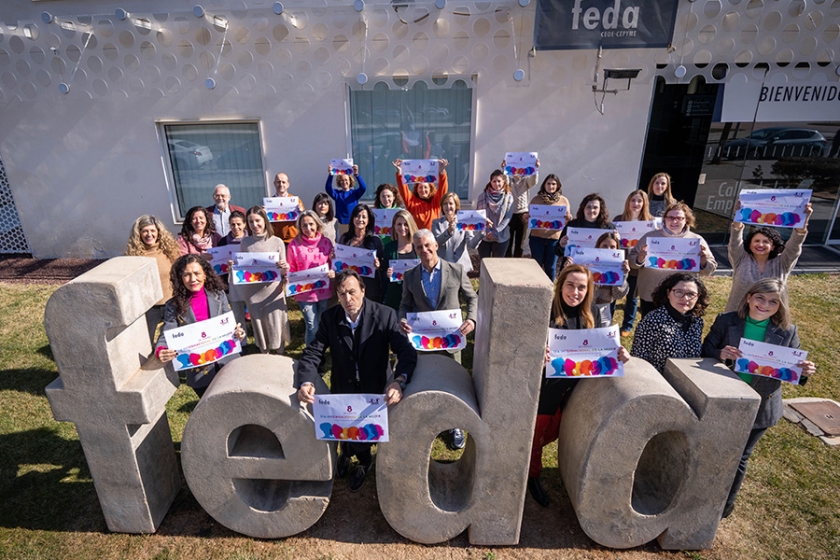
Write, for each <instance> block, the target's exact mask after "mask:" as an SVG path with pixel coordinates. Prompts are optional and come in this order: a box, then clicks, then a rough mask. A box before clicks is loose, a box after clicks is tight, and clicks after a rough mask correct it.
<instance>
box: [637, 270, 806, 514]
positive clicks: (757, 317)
mask: <svg viewBox="0 0 840 560" xmlns="http://www.w3.org/2000/svg"><path fill="white" fill-rule="evenodd" d="M783 290H784V284H783V283H782V281H781V280H779V279H778V278H764V279H762V280H759V281H758V282H756V283H755V284H753V285H751V286H749V287H748V288H747V291H746V293H745V294H744V296H743V297H742V298H741V301H740V302H739V305H738V309H737V311H730V312H726V313H723V314H721V315H718V316H717V318H716V319H715V322H714V324H713V325H712V328H711V330H710V331H709V334H708V335H706V340H704V341H703V350H702V352H703V356H704V357H708V358H716V359H719V360H721V361H722V362H725V363H726V364H727V365H728V366H729V367H733V366H734V364H735V361H736V360H737V359H738V358H740V357H741V351H740V350H739V349H738V347H739V346H740V343H741V340H742V339H746V340H756V341H760V342H766V343H768V344H774V345H776V346H784V347H788V348H799V336H798V333H797V329H796V327H795V326H794V325H792V324H791V322H790V313H789V312H788V307H787V303H786V301H785V299H784V297H783V296H782V294H783ZM639 326H641V325H639ZM797 366H798V367H800V368H802V376H803V377H802V378H801V379H800V381H799V384H800V385H802V384H804V380H805V379H806V377H805V376H808V375H813V374H814V372H815V371H816V366H815V365H814V363H813V362H810V361H807V360H804V361H801V362H799V363H798V364H797ZM738 376H739V377H740V378H741V379H743V380H744V382H746V383H749V384H750V387H752V388H753V389H754V390H755V391H756V392H757V393H758V394H759V395H761V405H760V406H759V408H758V414H757V415H756V418H755V422H754V423H753V427H752V431H751V432H750V437H749V439H747V445H746V447H744V452H743V454H742V455H741V462H740V463H739V464H738V471H737V473H736V474H735V481H734V482H733V483H732V489H731V490H730V491H729V497H728V498H727V499H726V507H724V509H723V517H727V516H729V514H731V513H732V510H733V509H735V498H736V496H737V495H738V490H740V488H741V483H742V482H743V480H744V473H746V470H747V461H748V460H749V458H750V455H751V454H752V451H753V448H755V444H756V443H757V442H758V440H759V438H761V436H762V435H763V434H764V432H766V431H767V428H769V427H771V426H774V425H775V424H776V422H778V421H779V418H781V417H782V383H781V382H780V381H779V380H778V379H774V378H772V377H764V376H760V375H750V374H746V373H739V374H738Z"/></svg>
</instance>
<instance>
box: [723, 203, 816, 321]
mask: <svg viewBox="0 0 840 560" xmlns="http://www.w3.org/2000/svg"><path fill="white" fill-rule="evenodd" d="M739 208H740V202H739V203H738V204H737V205H736V207H735V212H738V209H739ZM813 211H814V210H813V209H812V208H811V203H810V202H809V203H808V204H807V205H806V206H805V221H804V222H803V223H802V227H798V228H795V229H794V230H793V233H791V235H790V239H788V241H787V243H785V242H784V241H783V240H782V237H781V236H780V235H779V233H778V232H777V231H776V230H775V229H773V228H769V227H762V228H758V229H753V230H752V231H751V232H749V233H748V234H747V238H746V240H745V239H744V237H743V235H744V224H742V223H740V222H735V221H733V222H732V225H731V226H730V232H729V262H730V263H732V290H731V291H730V292H729V299H727V300H726V308H725V309H724V313H728V312H730V311H735V310H736V309H738V304H739V303H740V302H741V299H742V298H743V297H744V294H745V293H747V289H748V288H749V287H750V286H752V285H753V284H754V283H755V282H758V281H759V280H761V279H762V278H778V279H779V280H781V281H782V287H783V290H782V297H783V298H784V300H785V302H787V289H784V286H785V284H786V282H787V278H788V276H790V273H791V271H792V270H793V267H794V266H796V261H798V260H799V255H801V254H802V244H803V243H805V237H806V236H807V235H808V219H809V218H810V217H811V213H812V212H813Z"/></svg>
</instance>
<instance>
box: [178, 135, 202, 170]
mask: <svg viewBox="0 0 840 560" xmlns="http://www.w3.org/2000/svg"><path fill="white" fill-rule="evenodd" d="M169 156H170V157H171V158H172V165H173V167H176V168H178V169H196V168H198V167H201V166H202V165H205V164H207V163H209V162H210V161H212V159H213V152H211V151H210V148H208V147H207V146H202V145H201V144H196V143H195V142H190V141H189V140H174V139H172V140H169Z"/></svg>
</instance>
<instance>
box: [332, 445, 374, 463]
mask: <svg viewBox="0 0 840 560" xmlns="http://www.w3.org/2000/svg"><path fill="white" fill-rule="evenodd" d="M340 445H341V454H342V455H344V456H345V457H353V456H354V455H355V456H356V459H358V460H359V464H360V465H362V466H364V467H370V463H371V461H373V454H372V453H371V448H372V447H373V444H372V443H362V442H358V441H342V442H341V443H340Z"/></svg>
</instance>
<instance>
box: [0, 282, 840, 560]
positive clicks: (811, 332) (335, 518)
mask: <svg viewBox="0 0 840 560" xmlns="http://www.w3.org/2000/svg"><path fill="white" fill-rule="evenodd" d="M837 280H838V279H837V277H832V276H827V275H809V276H795V277H792V278H791V279H790V282H789V290H790V296H791V303H792V311H793V316H794V322H795V324H797V325H798V326H799V329H800V337H801V339H802V344H803V347H804V348H805V349H806V350H808V351H809V352H810V358H811V359H813V361H814V362H816V364H817V368H818V369H817V375H816V376H815V377H814V378H813V379H812V380H811V381H810V382H809V383H808V384H807V385H806V386H805V387H793V386H788V385H786V386H785V396H786V397H792V396H820V397H828V398H832V399H834V400H837V401H840V378H838V370H840V367H838V363H840V321H838V320H837V318H836V316H835V315H834V310H836V309H838V308H840V289H838V287H837ZM729 283H730V280H729V279H728V278H712V279H709V280H708V284H709V287H710V290H711V292H712V294H713V302H712V305H711V306H710V310H711V313H710V315H709V316H707V317H706V330H708V328H709V326H710V325H711V323H712V321H713V320H714V313H716V312H717V311H718V310H721V309H723V305H724V302H725V299H726V294H727V291H728V289H729ZM54 289H55V287H53V286H38V285H35V286H24V285H18V284H0V558H3V559H6V558H8V559H41V558H132V559H133V558H154V559H161V560H163V559H168V558H198V557H201V558H230V559H243V560H244V559H252V558H371V557H385V558H390V557H399V558H437V557H443V556H445V557H447V558H487V557H493V558H499V559H502V558H558V557H569V558H649V557H651V556H657V557H660V558H684V557H689V558H706V559H726V560H729V559H733V558H769V559H788V558H802V559H816V558H826V559H829V558H835V559H836V558H840V482H838V481H840V449H837V448H830V447H828V446H826V445H825V444H823V443H822V442H820V441H819V440H817V439H816V438H813V437H811V436H809V435H807V434H806V433H805V432H804V431H802V430H801V429H799V428H798V427H795V426H793V425H791V424H788V423H787V422H785V421H782V422H781V423H780V424H779V425H778V426H776V427H775V428H773V429H771V430H769V431H768V433H767V435H765V437H764V438H763V439H762V440H761V442H760V443H759V445H758V447H757V449H756V452H755V454H754V455H753V458H752V460H751V461H750V469H749V471H748V473H747V478H746V481H745V483H744V486H743V489H742V491H741V494H740V495H739V501H738V506H737V508H736V510H735V514H733V515H732V517H730V518H729V519H727V520H725V521H724V522H723V523H722V524H721V529H720V531H719V532H718V536H717V539H716V541H715V546H714V547H713V548H712V549H711V550H708V551H702V552H692V553H686V554H685V555H683V554H680V553H673V552H662V551H660V550H659V549H658V547H657V546H656V545H655V544H654V545H648V546H646V547H641V548H640V549H635V550H631V551H611V550H607V549H602V548H600V547H598V546H597V545H594V544H593V543H592V542H591V541H589V540H588V539H587V538H586V537H585V536H583V535H582V533H581V531H580V529H579V527H576V526H575V525H576V522H575V521H574V517H573V514H569V513H567V514H565V515H566V518H564V519H565V520H564V521H563V523H567V524H568V525H569V526H568V527H566V526H564V527H563V528H562V530H561V531H557V533H558V534H559V533H568V534H571V535H573V536H572V537H568V538H571V539H572V541H571V543H572V544H571V545H568V546H565V545H562V544H556V543H561V542H566V541H563V540H562V539H561V538H560V537H558V536H556V535H552V536H550V537H545V539H543V540H542V541H541V540H539V539H537V541H536V542H539V543H540V545H541V546H533V547H531V548H529V547H528V545H526V544H523V545H520V547H510V548H505V547H503V548H499V549H492V550H490V549H481V548H474V547H470V546H469V544H468V542H467V541H466V539H465V538H464V537H463V536H461V537H458V538H457V539H453V541H452V546H448V545H446V546H444V547H442V548H441V547H424V546H422V545H414V544H413V543H408V542H407V541H405V540H404V539H402V538H401V537H399V536H398V535H396V534H395V533H394V532H393V531H391V530H390V529H389V528H388V527H387V524H384V521H381V522H380V525H381V530H380V531H379V532H378V533H368V534H360V535H358V538H356V537H357V535H354V534H350V535H349V536H346V537H335V538H333V537H331V535H333V534H342V533H341V527H342V523H344V524H345V525H346V524H347V519H346V517H347V516H350V518H351V520H352V516H353V515H354V512H352V511H350V512H347V511H346V510H347V509H349V508H348V507H347V506H342V507H344V508H345V514H344V515H345V517H341V515H340V512H341V510H340V508H339V506H337V505H335V504H338V503H344V502H347V503H348V504H353V503H359V504H360V505H359V506H358V507H359V509H360V510H361V511H367V510H365V509H362V508H374V509H376V510H377V513H378V508H377V506H376V497H375V495H374V494H375V493H374V491H373V488H374V486H373V485H371V481H369V482H368V483H367V484H368V485H370V486H366V489H367V490H366V492H367V494H368V496H367V497H366V498H364V500H367V501H364V502H353V501H352V499H351V498H350V497H349V496H350V495H349V494H348V493H347V491H346V488H345V487H344V486H340V485H339V483H336V486H335V489H334V495H333V501H334V502H335V504H331V506H330V508H328V511H327V513H326V514H325V517H324V518H322V520H321V521H319V523H317V524H316V525H315V527H314V528H313V529H311V530H309V531H307V532H306V533H304V534H302V535H299V536H297V537H292V538H289V539H278V540H275V541H258V540H255V539H249V538H246V537H242V536H240V535H236V534H235V533H232V532H230V531H227V530H226V529H224V528H222V527H221V526H219V525H218V524H217V523H215V522H214V521H213V520H212V519H210V518H209V516H207V515H206V514H205V513H204V512H203V511H202V510H201V508H200V507H199V506H198V505H197V503H196V502H195V500H194V498H193V497H192V495H191V494H190V492H189V490H188V489H187V488H186V486H185V487H184V488H183V489H182V491H181V492H180V494H179V495H178V498H177V499H176V502H175V504H174V505H173V506H172V509H171V510H170V513H169V514H168V516H167V518H166V519H165V520H164V524H163V526H162V528H161V530H160V531H159V532H158V533H157V534H155V535H124V534H113V533H109V532H108V531H107V529H106V527H105V522H104V518H103V517H102V513H101V510H100V508H99V503H98V501H97V499H96V492H95V490H94V487H93V484H92V480H91V478H90V473H89V471H88V469H87V465H86V463H85V459H84V454H83V453H82V449H81V446H80V444H79V441H78V437H77V435H76V430H75V428H74V426H73V424H70V423H58V422H55V421H54V420H53V418H52V414H51V411H50V407H49V404H48V403H47V400H46V397H45V396H44V388H45V387H46V385H47V384H49V383H50V382H51V381H53V380H54V379H55V378H56V377H57V372H56V368H55V364H54V363H53V361H52V359H51V352H50V348H49V344H48V342H47V339H46V335H45V333H44V329H43V312H44V306H45V304H46V301H47V299H48V298H49V296H50V294H51V293H52V292H53V291H54ZM290 307H291V308H292V309H291V310H290V318H291V322H292V327H293V328H292V341H291V344H290V345H289V346H288V347H287V352H286V353H287V355H289V356H291V357H293V358H297V357H299V356H300V353H301V351H302V348H303V327H302V318H301V315H300V312H299V311H298V310H297V308H296V306H295V305H294V304H293V303H292V304H291V305H290ZM621 313H622V311H621V306H619V310H618V311H617V317H616V319H620V318H621V317H620V316H621ZM631 340H632V339H630V340H626V341H625V344H626V345H627V346H628V347H629V346H630V344H631ZM248 351H249V352H251V351H253V349H252V348H251V349H249V350H248ZM463 358H464V365H465V366H466V367H468V368H470V367H471V365H472V347H471V346H470V347H468V348H467V350H466V351H465V352H464V355H463ZM196 402H197V401H196V397H195V393H194V392H193V391H192V390H191V389H189V388H188V387H186V386H183V385H182V386H181V388H179V389H178V391H177V392H176V393H175V395H174V396H173V398H172V399H171V400H170V402H169V403H168V405H167V413H168V417H169V422H170V427H171V430H172V437H173V440H174V442H175V445H176V450H178V449H179V446H180V441H181V434H182V432H183V429H184V425H185V423H186V421H187V419H188V417H189V414H190V412H191V411H192V410H193V408H194V407H195V404H196ZM459 454H460V453H452V452H450V451H448V450H447V449H446V447H445V446H444V445H443V444H442V442H438V443H437V444H436V445H435V448H434V450H433V457H434V458H436V459H438V460H452V459H455V458H457V457H458V456H459ZM554 458H556V446H555V445H553V446H551V447H550V448H549V449H548V450H547V451H546V452H545V453H544V462H545V465H546V474H544V479H546V486H547V487H548V488H549V491H550V493H551V495H552V496H553V497H552V499H553V502H554V503H553V505H552V508H556V509H558V508H563V507H568V501H567V500H565V502H564V498H565V497H564V492H563V490H562V485H561V483H560V481H559V476H557V471H556V462H555V459H554ZM357 496H359V495H353V499H360V500H361V499H362V498H357ZM564 503H565V504H566V506H564V505H563V504H564ZM547 512H549V510H544V509H542V508H539V507H538V506H536V505H535V504H533V503H532V500H530V498H526V509H525V515H524V523H523V541H528V542H534V541H531V540H529V539H530V538H531V537H530V536H528V534H527V533H526V529H527V528H528V527H529V526H530V525H531V524H536V523H537V518H540V517H544V516H546V515H548V513H547ZM379 515H380V517H381V514H379ZM552 515H555V514H552ZM355 527H357V526H356V525H353V524H352V523H351V524H350V529H352V530H355V529H354V528H355ZM350 529H348V530H350ZM389 531H390V532H389ZM564 538H566V537H564ZM558 539H559V540H558ZM372 541H376V542H374V543H372V544H363V545H360V544H359V543H360V542H364V543H371V542H372ZM383 543H388V546H386V547H384V548H383V546H384V545H383ZM552 543H555V544H552ZM444 551H445V553H444ZM584 551H585V554H584ZM491 554H492V556H488V555H491Z"/></svg>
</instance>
